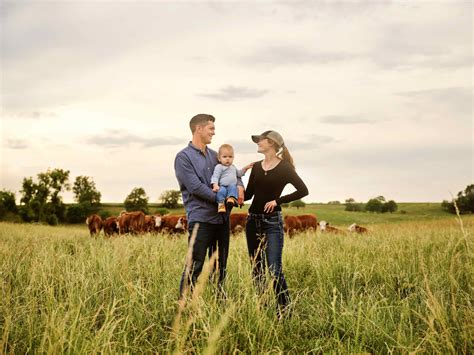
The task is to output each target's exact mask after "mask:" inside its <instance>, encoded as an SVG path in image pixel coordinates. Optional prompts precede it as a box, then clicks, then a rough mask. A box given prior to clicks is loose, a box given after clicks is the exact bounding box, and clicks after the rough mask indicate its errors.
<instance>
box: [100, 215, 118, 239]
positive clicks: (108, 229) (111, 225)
mask: <svg viewBox="0 0 474 355" xmlns="http://www.w3.org/2000/svg"><path fill="white" fill-rule="evenodd" d="M103 227H104V235H105V236H106V237H110V236H112V235H114V234H115V233H117V234H118V232H119V229H118V226H117V217H109V218H106V219H105V221H104V223H103Z"/></svg>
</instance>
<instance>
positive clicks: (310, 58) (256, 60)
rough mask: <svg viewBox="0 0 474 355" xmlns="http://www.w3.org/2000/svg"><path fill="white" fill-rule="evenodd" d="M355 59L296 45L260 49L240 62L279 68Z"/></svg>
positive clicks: (345, 55)
mask: <svg viewBox="0 0 474 355" xmlns="http://www.w3.org/2000/svg"><path fill="white" fill-rule="evenodd" d="M355 57H356V55H355V54H354V53H352V54H349V53H344V52H321V51H312V50H308V49H306V48H302V47H297V46H294V45H280V46H272V47H262V48H259V49H257V50H255V51H254V52H253V53H251V54H249V55H247V56H243V57H242V58H241V60H240V61H241V63H242V64H244V65H250V66H253V65H262V66H272V67H277V66H288V65H305V64H330V63H335V62H342V61H348V60H353V59H354V58H355Z"/></svg>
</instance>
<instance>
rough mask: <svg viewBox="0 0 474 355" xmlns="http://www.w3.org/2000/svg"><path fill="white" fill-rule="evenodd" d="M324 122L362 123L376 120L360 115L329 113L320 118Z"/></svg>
mask: <svg viewBox="0 0 474 355" xmlns="http://www.w3.org/2000/svg"><path fill="white" fill-rule="evenodd" d="M320 121H321V122H323V123H329V124H361V123H375V121H374V120H369V119H366V118H362V117H359V116H339V115H329V116H324V117H321V118H320Z"/></svg>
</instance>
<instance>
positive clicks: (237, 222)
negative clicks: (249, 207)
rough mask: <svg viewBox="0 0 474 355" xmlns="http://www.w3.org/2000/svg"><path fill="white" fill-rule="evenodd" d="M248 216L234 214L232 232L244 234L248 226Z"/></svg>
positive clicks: (231, 216) (245, 214) (231, 220)
mask: <svg viewBox="0 0 474 355" xmlns="http://www.w3.org/2000/svg"><path fill="white" fill-rule="evenodd" d="M247 216H248V215H247V213H232V214H231V215H230V231H231V232H232V233H240V232H242V231H243V230H244V229H245V225H246V224H247Z"/></svg>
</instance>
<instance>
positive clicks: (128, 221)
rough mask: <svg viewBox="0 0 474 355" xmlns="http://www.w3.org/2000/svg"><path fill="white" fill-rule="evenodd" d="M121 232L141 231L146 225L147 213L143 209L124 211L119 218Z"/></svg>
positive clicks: (133, 232)
mask: <svg viewBox="0 0 474 355" xmlns="http://www.w3.org/2000/svg"><path fill="white" fill-rule="evenodd" d="M117 222H118V226H119V232H120V234H124V233H132V234H135V233H140V232H141V231H143V227H144V225H145V214H144V213H143V212H142V211H133V212H125V211H122V212H121V213H120V216H119V217H118V218H117Z"/></svg>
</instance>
